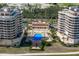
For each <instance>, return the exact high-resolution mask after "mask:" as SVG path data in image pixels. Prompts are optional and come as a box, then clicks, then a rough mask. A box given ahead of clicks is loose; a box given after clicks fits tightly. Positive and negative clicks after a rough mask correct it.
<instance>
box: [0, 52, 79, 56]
mask: <svg viewBox="0 0 79 59" xmlns="http://www.w3.org/2000/svg"><path fill="white" fill-rule="evenodd" d="M69 54H70V55H71V54H72V55H73V54H79V52H65V53H25V54H0V56H13V55H14V56H40V55H41V56H46V55H47V56H50V55H52V56H53V55H69Z"/></svg>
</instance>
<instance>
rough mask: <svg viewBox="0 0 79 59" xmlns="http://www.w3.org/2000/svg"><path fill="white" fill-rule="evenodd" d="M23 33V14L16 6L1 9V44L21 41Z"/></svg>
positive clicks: (8, 44)
mask: <svg viewBox="0 0 79 59" xmlns="http://www.w3.org/2000/svg"><path fill="white" fill-rule="evenodd" d="M21 34H22V15H21V11H20V10H19V9H16V8H14V9H13V8H11V7H4V8H1V9H0V45H4V46H6V45H7V46H11V45H16V43H19V42H20V39H18V38H19V37H20V36H21Z"/></svg>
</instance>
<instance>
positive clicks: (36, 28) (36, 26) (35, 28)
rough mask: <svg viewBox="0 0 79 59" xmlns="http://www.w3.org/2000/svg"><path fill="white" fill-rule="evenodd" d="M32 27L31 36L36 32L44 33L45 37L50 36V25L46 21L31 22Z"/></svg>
mask: <svg viewBox="0 0 79 59" xmlns="http://www.w3.org/2000/svg"><path fill="white" fill-rule="evenodd" d="M30 27H31V29H32V31H31V33H30V34H31V36H34V35H35V34H36V33H40V34H42V35H43V36H44V37H48V32H49V25H48V23H46V22H44V21H33V22H32V23H31V24H30Z"/></svg>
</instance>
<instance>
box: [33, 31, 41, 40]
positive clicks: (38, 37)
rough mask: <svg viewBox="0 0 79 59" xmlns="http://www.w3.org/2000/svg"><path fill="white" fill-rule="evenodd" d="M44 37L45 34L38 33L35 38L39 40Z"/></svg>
mask: <svg viewBox="0 0 79 59" xmlns="http://www.w3.org/2000/svg"><path fill="white" fill-rule="evenodd" d="M42 38H43V35H42V34H39V33H38V34H35V35H34V37H33V40H36V41H37V40H41V39H42Z"/></svg>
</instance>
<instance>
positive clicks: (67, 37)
mask: <svg viewBox="0 0 79 59" xmlns="http://www.w3.org/2000/svg"><path fill="white" fill-rule="evenodd" d="M57 35H58V36H59V37H60V40H61V41H62V42H64V43H65V44H77V43H79V7H74V6H73V7H69V8H67V9H63V10H62V11H59V12H58V31H57Z"/></svg>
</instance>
